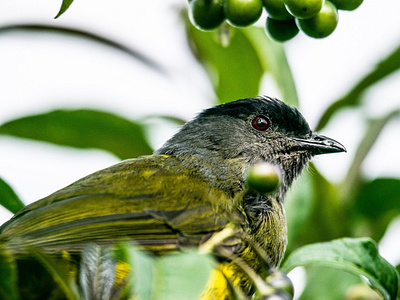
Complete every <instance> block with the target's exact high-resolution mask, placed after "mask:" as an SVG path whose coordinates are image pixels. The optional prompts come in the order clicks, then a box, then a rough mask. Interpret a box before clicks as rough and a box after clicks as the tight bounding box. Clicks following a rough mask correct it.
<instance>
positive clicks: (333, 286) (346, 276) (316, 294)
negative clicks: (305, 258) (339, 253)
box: [299, 267, 362, 300]
mask: <svg viewBox="0 0 400 300" xmlns="http://www.w3.org/2000/svg"><path fill="white" fill-rule="evenodd" d="M306 278H307V280H306V286H305V287H304V290H303V292H302V294H301V296H300V297H299V299H300V300H309V299H324V300H338V299H346V297H345V295H346V292H347V290H348V289H349V287H351V286H354V285H356V284H360V283H362V281H361V278H360V276H356V275H354V274H351V273H348V272H344V271H340V270H336V269H329V268H326V267H310V268H307V269H306Z"/></svg>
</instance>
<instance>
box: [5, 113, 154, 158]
mask: <svg viewBox="0 0 400 300" xmlns="http://www.w3.org/2000/svg"><path fill="white" fill-rule="evenodd" d="M0 134H8V135H13V136H17V137H23V138H29V139H33V140H39V141H46V142H50V143H54V144H59V145H65V146H71V147H77V148H98V149H103V150H106V151H109V152H111V153H113V154H115V155H116V156H118V157H120V158H122V159H125V158H131V157H137V156H139V155H144V154H151V153H152V149H151V147H150V146H149V144H148V143H147V141H146V139H145V137H144V134H143V130H142V126H141V125H140V124H138V123H134V122H132V121H129V120H126V119H123V118H121V117H119V116H117V115H113V114H110V113H106V112H100V111H94V110H87V109H82V110H55V111H52V112H49V113H45V114H40V115H34V116H28V117H23V118H20V119H17V120H13V121H9V122H7V123H5V124H3V125H1V126H0Z"/></svg>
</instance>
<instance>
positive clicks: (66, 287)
mask: <svg viewBox="0 0 400 300" xmlns="http://www.w3.org/2000/svg"><path fill="white" fill-rule="evenodd" d="M27 250H28V252H29V254H30V255H31V256H32V257H34V258H35V259H36V260H37V261H38V262H39V263H40V264H41V265H42V266H43V267H44V268H45V269H46V270H47V271H48V272H49V273H50V274H51V275H52V278H53V280H54V281H55V282H56V283H57V284H58V286H59V287H60V289H61V290H62V291H63V292H64V295H65V298H66V299H68V300H79V299H80V295H79V291H78V286H77V285H76V283H75V282H74V281H73V280H72V279H71V278H70V277H69V275H70V274H69V272H68V270H67V268H66V267H65V266H64V265H62V264H60V263H58V262H56V261H55V260H54V259H53V258H52V257H50V256H49V255H47V254H45V253H43V252H41V251H40V250H37V249H35V248H27Z"/></svg>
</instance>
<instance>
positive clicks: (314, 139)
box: [156, 97, 346, 192]
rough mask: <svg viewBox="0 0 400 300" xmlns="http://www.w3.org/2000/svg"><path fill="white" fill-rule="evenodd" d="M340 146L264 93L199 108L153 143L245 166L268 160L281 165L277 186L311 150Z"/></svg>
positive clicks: (175, 152) (241, 170) (317, 151)
mask: <svg viewBox="0 0 400 300" xmlns="http://www.w3.org/2000/svg"><path fill="white" fill-rule="evenodd" d="M343 151H346V149H345V148H344V146H343V145H341V144H340V143H339V142H337V141H335V140H333V139H330V138H328V137H325V136H322V135H318V134H315V133H313V132H312V130H311V129H310V127H309V125H308V123H307V121H306V120H305V119H304V117H303V116H302V115H301V113H300V112H299V111H298V110H297V109H296V108H295V107H292V106H289V105H287V104H286V103H284V102H282V101H280V100H277V99H273V98H269V97H261V98H251V99H242V100H237V101H234V102H230V103H226V104H222V105H219V106H216V107H212V108H209V109H206V110H204V111H203V112H202V113H200V114H199V115H198V116H197V117H196V118H195V119H194V120H192V121H191V122H188V123H187V124H186V125H185V126H184V127H183V128H182V129H181V130H180V131H179V132H178V133H177V134H176V135H175V136H173V137H172V138H171V139H170V140H169V141H167V142H166V144H165V145H164V146H163V147H162V148H161V149H159V150H158V151H157V152H156V153H158V154H171V155H177V156H179V155H188V154H189V155H195V156H196V157H199V158H202V159H206V160H207V161H212V160H214V159H217V160H218V161H221V164H220V167H221V168H224V163H223V162H226V165H227V166H232V162H233V164H235V166H236V167H237V171H238V172H239V173H241V175H243V176H244V174H245V172H246V171H247V169H248V168H249V167H250V166H252V165H253V164H255V163H257V162H260V161H268V162H271V163H272V164H275V165H277V166H279V168H280V169H281V170H282V185H283V191H282V192H284V191H286V190H287V188H289V186H290V185H291V183H292V181H293V179H294V178H295V177H296V176H297V175H299V174H300V172H301V171H302V169H303V168H304V166H305V165H306V164H307V162H308V161H309V160H310V159H311V157H313V156H314V155H318V154H325V153H334V152H343Z"/></svg>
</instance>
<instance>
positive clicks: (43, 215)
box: [0, 98, 344, 299]
mask: <svg viewBox="0 0 400 300" xmlns="http://www.w3.org/2000/svg"><path fill="white" fill-rule="evenodd" d="M264 125H267V126H264ZM341 151H344V147H343V146H342V145H340V144H339V143H337V142H336V141H334V140H331V139H328V138H326V137H322V136H316V135H315V134H313V133H312V132H311V130H310V128H309V127H308V124H307V122H306V121H305V120H304V118H303V117H302V116H301V114H300V113H299V112H298V111H297V110H296V109H295V108H293V107H290V106H287V105H286V104H284V103H283V102H281V101H279V100H276V99H271V98H260V99H244V100H239V101H236V102H232V103H229V104H224V105H221V106H217V107H215V108H211V109H208V110H206V111H204V112H203V113H201V114H200V115H199V116H198V117H197V118H195V119H194V120H193V121H191V122H189V123H187V124H186V125H185V126H184V127H183V128H182V129H181V130H180V131H179V132H178V133H177V134H176V135H175V136H174V137H172V138H171V139H170V140H169V141H167V143H166V144H165V145H164V146H163V147H161V148H160V149H159V150H157V151H156V153H155V154H154V155H152V156H145V157H141V158H138V159H132V160H126V161H123V162H121V163H119V164H116V165H114V166H111V167H109V168H107V169H104V170H101V171H98V172H96V173H94V174H91V175H89V176H87V177H84V178H82V179H80V180H78V181H77V182H75V183H73V184H71V185H70V186H67V187H65V188H64V189H62V190H59V191H57V192H55V193H54V194H51V195H50V196H48V197H46V198H44V199H41V200H39V201H37V202H35V203H33V204H31V205H28V206H27V207H26V208H24V209H23V210H21V211H20V212H18V213H17V214H16V215H15V216H14V217H13V218H12V219H11V220H10V221H8V222H6V223H5V224H3V225H2V226H1V227H0V243H1V244H2V246H3V247H5V248H6V249H8V250H9V251H10V252H11V253H12V255H13V256H14V257H15V258H16V259H17V260H25V259H27V256H28V253H27V252H26V248H25V246H34V247H37V248H39V249H41V250H42V251H44V252H46V253H50V254H55V255H56V256H58V257H60V256H62V257H64V260H65V257H67V258H68V257H70V256H71V255H79V253H80V251H81V250H82V249H83V248H84V247H85V245H87V244H88V243H96V244H98V245H101V246H109V245H112V244H114V243H115V242H118V241H121V240H126V239H129V240H134V241H135V242H136V243H138V244H139V245H141V246H142V247H144V248H145V249H147V250H149V251H152V252H154V253H157V254H164V253H166V252H170V251H177V250H179V249H182V248H183V247H197V246H199V245H201V244H202V243H203V242H205V241H206V240H207V239H209V238H210V237H211V236H212V235H213V234H215V233H218V232H220V231H221V230H223V229H224V228H225V226H227V225H228V224H234V226H235V228H236V230H237V231H238V232H239V233H240V232H241V233H243V235H245V236H247V237H249V238H250V239H251V240H252V241H253V242H254V243H256V244H258V245H259V246H260V247H261V248H262V249H264V250H265V252H266V253H267V254H268V256H269V259H270V264H271V266H272V267H275V266H277V265H279V263H280V261H281V259H282V257H283V253H284V250H285V245H286V219H285V213H284V209H283V200H284V195H285V193H286V191H287V189H288V188H289V187H290V185H291V183H292V181H293V180H294V178H295V177H296V176H297V175H299V174H300V172H301V170H302V169H303V167H304V166H305V165H306V163H307V162H308V160H309V159H310V158H311V157H312V156H313V155H315V154H322V153H330V152H341ZM260 161H268V162H270V163H272V164H274V165H277V166H278V167H279V168H280V169H281V171H282V176H281V184H280V187H279V189H278V190H277V191H275V192H274V193H273V194H270V195H267V196H265V195H258V194H255V193H253V192H248V191H247V187H246V182H245V178H246V171H247V170H248V169H249V167H251V166H252V165H254V164H255V163H257V162H260ZM234 243H235V244H234V245H232V244H230V245H229V247H230V249H231V251H232V252H233V253H234V254H235V255H237V256H239V257H240V258H241V259H242V260H244V261H245V262H246V263H247V264H248V265H249V266H250V267H251V268H252V269H254V271H256V272H260V264H261V263H260V259H259V257H258V254H257V253H256V251H255V250H254V249H253V246H252V245H251V244H252V243H248V241H245V240H240V239H236V240H235V242H234ZM122 269H123V270H122ZM122 269H121V270H118V269H117V273H118V272H119V273H120V274H126V270H125V269H126V268H122ZM221 272H222V273H223V274H222V273H221ZM74 273H75V274H76V272H74ZM225 276H226V277H228V278H229V279H230V280H231V281H232V282H233V283H234V284H235V285H237V286H240V287H241V288H242V289H243V291H244V292H245V293H249V292H250V291H251V282H250V280H249V279H248V278H247V276H246V275H245V274H244V272H243V271H242V270H241V269H240V268H239V267H238V266H237V265H236V264H235V263H234V262H232V261H230V260H228V259H226V260H224V261H223V260H221V265H220V270H216V271H215V272H214V273H213V274H212V276H211V278H210V281H209V283H208V285H207V288H206V290H205V292H204V294H203V297H202V299H229V297H230V289H229V288H228V286H227V282H226V280H225ZM118 280H120V278H119V279H118ZM21 284H23V282H21Z"/></svg>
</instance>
